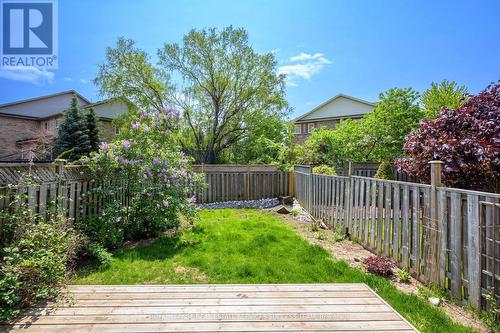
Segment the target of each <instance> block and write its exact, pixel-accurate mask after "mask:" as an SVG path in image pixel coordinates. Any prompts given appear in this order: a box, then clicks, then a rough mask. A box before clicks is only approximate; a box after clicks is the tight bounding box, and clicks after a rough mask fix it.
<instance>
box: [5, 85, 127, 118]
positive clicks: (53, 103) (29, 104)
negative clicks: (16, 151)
mask: <svg viewBox="0 0 500 333" xmlns="http://www.w3.org/2000/svg"><path fill="white" fill-rule="evenodd" d="M73 96H76V97H77V98H78V99H79V100H80V106H81V107H82V108H83V109H87V108H91V107H92V108H94V110H95V111H96V115H97V116H98V117H99V118H101V119H113V118H115V117H116V116H117V115H118V114H119V113H121V112H123V108H116V107H113V106H111V107H108V108H102V107H101V106H103V105H105V104H115V103H120V102H123V103H124V104H127V103H126V102H125V100H123V101H122V100H121V99H117V98H110V99H107V100H103V101H99V102H96V103H92V102H90V101H89V100H88V99H86V98H85V97H84V96H82V95H81V94H79V93H78V92H76V91H75V90H68V91H63V92H59V93H56V94H51V95H46V96H40V97H35V98H29V99H24V100H20V101H16V102H11V103H5V104H1V105H0V116H7V117H15V118H23V119H33V120H44V119H48V118H53V117H55V116H59V115H62V114H63V113H64V111H65V110H67V109H68V107H69V105H70V102H71V98H73Z"/></svg>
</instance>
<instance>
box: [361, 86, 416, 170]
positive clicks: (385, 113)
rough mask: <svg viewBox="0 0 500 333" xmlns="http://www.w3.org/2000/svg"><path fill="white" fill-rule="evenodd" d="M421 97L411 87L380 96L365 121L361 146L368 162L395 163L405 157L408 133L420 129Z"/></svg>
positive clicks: (395, 89) (387, 92)
mask: <svg viewBox="0 0 500 333" xmlns="http://www.w3.org/2000/svg"><path fill="white" fill-rule="evenodd" d="M418 97H419V94H418V93H417V92H415V91H414V90H413V89H411V88H405V89H400V88H394V89H389V90H388V91H386V92H385V93H382V94H380V95H379V99H380V101H379V102H378V104H377V106H376V107H375V109H374V110H373V111H372V112H369V113H368V114H366V115H365V117H364V118H363V122H362V128H363V133H364V137H363V140H362V146H363V148H364V152H366V159H368V160H372V161H377V162H378V161H382V160H384V159H385V158H388V159H392V160H395V159H396V158H397V157H400V156H401V155H402V154H403V145H404V143H405V138H406V135H408V133H410V132H411V131H412V130H414V129H415V128H417V127H418V124H419V121H420V119H422V117H423V112H422V110H421V109H420V106H419V105H418Z"/></svg>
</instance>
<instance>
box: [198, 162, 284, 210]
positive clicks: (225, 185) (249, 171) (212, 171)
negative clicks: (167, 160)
mask: <svg viewBox="0 0 500 333" xmlns="http://www.w3.org/2000/svg"><path fill="white" fill-rule="evenodd" d="M194 170H195V171H196V172H202V173H204V174H205V183H206V185H207V186H206V187H205V188H204V189H202V190H199V191H198V193H197V202H199V203H210V202H222V201H234V200H256V199H264V198H276V197H278V196H285V195H289V194H290V182H291V178H290V173H289V172H282V171H279V170H278V169H277V168H276V166H274V165H239V164H219V165H214V164H207V165H195V166H194Z"/></svg>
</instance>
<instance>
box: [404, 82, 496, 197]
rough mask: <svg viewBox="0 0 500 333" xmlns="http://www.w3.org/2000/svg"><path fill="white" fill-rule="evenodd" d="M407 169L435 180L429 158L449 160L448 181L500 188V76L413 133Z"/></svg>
mask: <svg viewBox="0 0 500 333" xmlns="http://www.w3.org/2000/svg"><path fill="white" fill-rule="evenodd" d="M404 150H405V152H406V155H407V157H406V158H402V159H400V160H398V161H397V164H398V167H399V168H400V169H402V170H403V171H405V172H407V173H409V174H413V175H415V176H417V177H419V178H420V179H421V180H423V181H427V182H428V181H429V177H430V172H429V166H428V162H429V161H431V160H440V161H443V162H444V166H443V181H444V183H445V184H446V185H448V186H454V187H462V188H467V189H479V190H481V189H487V190H490V191H495V192H498V191H499V190H500V81H499V82H497V83H496V84H492V85H490V86H489V87H487V88H486V89H485V90H484V91H482V92H481V93H479V94H478V95H477V96H472V97H470V98H469V99H468V100H467V102H466V103H465V104H464V105H463V106H462V107H459V108H456V109H444V110H442V111H441V112H440V114H439V116H438V118H437V119H436V120H426V121H422V122H421V124H420V127H419V128H418V129H417V130H415V131H414V132H412V133H411V134H410V135H408V139H407V141H406V143H405V146H404Z"/></svg>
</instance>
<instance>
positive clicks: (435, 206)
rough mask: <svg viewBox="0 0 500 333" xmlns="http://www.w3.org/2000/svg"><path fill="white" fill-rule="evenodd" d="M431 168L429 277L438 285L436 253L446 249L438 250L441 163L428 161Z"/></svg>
mask: <svg viewBox="0 0 500 333" xmlns="http://www.w3.org/2000/svg"><path fill="white" fill-rule="evenodd" d="M429 164H430V166H431V191H430V192H431V193H430V214H429V215H430V218H431V221H430V222H431V223H430V225H428V227H429V230H436V231H437V232H435V233H434V234H435V235H434V237H430V238H431V239H430V240H429V241H430V242H431V244H432V250H431V251H432V254H433V257H434V258H435V260H434V265H433V267H432V271H431V274H430V276H429V278H430V280H431V281H432V282H434V283H438V284H439V282H440V281H439V280H440V278H439V266H440V263H439V257H440V256H438V255H437V254H438V253H439V252H438V251H439V250H441V251H446V249H439V245H438V244H439V243H440V242H439V240H440V237H439V234H440V232H441V230H439V226H440V225H441V223H439V221H438V219H439V209H440V208H441V209H443V207H439V200H438V189H437V188H438V187H440V186H442V185H443V184H442V182H441V168H442V164H443V162H442V161H430V162H429Z"/></svg>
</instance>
